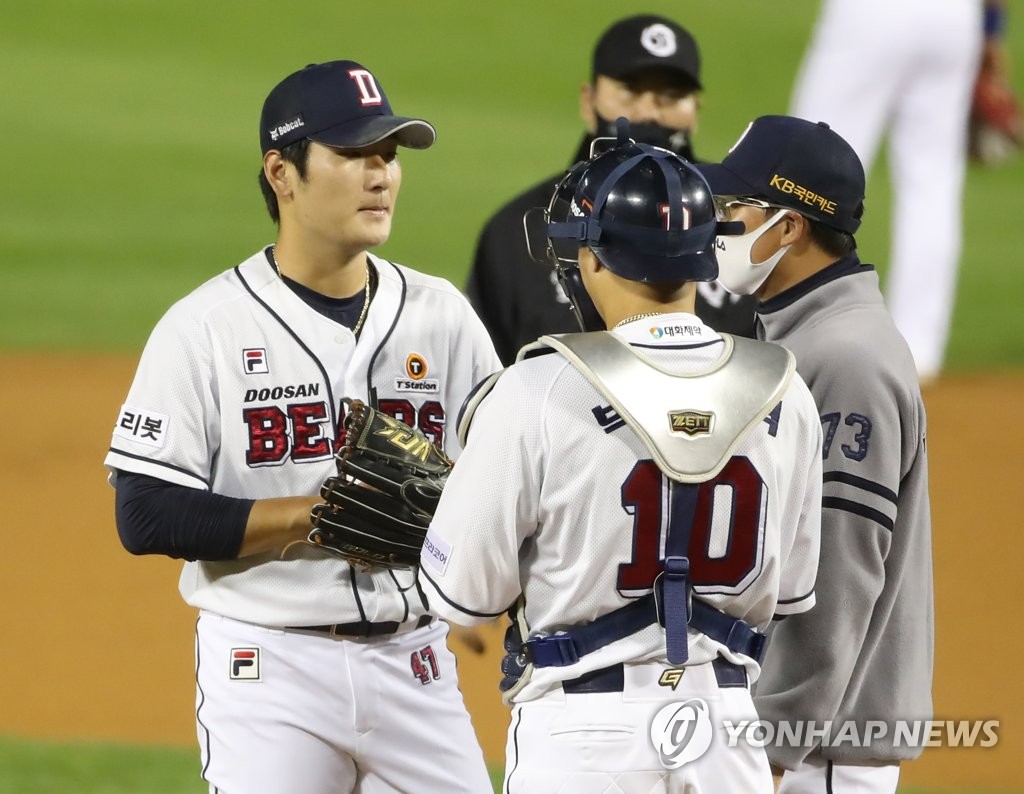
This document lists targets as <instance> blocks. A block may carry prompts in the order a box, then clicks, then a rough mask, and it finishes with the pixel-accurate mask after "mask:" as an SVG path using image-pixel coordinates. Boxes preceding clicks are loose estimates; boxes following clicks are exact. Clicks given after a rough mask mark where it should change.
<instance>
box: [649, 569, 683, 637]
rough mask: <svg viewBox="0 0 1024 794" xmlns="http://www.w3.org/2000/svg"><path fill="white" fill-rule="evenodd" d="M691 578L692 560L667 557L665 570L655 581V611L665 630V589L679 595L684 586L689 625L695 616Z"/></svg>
mask: <svg viewBox="0 0 1024 794" xmlns="http://www.w3.org/2000/svg"><path fill="white" fill-rule="evenodd" d="M689 578H690V560H689V558H687V557H666V558H665V564H664V570H662V572H661V573H659V574H658V577H657V578H656V579H655V580H654V609H655V612H656V614H657V615H658V623H659V624H660V625H661V627H662V628H665V612H666V603H665V588H666V585H667V586H668V590H669V592H670V593H676V594H677V593H678V592H679V587H680V585H682V587H683V588H685V591H686V601H685V603H686V607H685V609H686V612H685V618H686V622H687V623H689V621H690V615H692V614H693V609H692V607H691V599H692V597H693V591H692V589H691V588H690V584H689Z"/></svg>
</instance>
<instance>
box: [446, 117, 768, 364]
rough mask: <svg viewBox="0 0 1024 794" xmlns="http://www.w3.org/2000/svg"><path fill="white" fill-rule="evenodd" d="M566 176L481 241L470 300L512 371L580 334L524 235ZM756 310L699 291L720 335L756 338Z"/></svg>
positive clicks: (533, 193)
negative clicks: (522, 358) (557, 339)
mask: <svg viewBox="0 0 1024 794" xmlns="http://www.w3.org/2000/svg"><path fill="white" fill-rule="evenodd" d="M592 140H593V139H592V138H591V137H590V136H589V135H588V136H585V137H584V138H583V141H582V142H581V144H580V148H579V150H578V151H577V154H576V160H575V161H574V162H578V161H580V160H585V159H587V157H589V153H590V143H591V141H592ZM563 176H565V172H562V173H561V174H556V175H554V176H550V177H548V178H547V179H545V180H544V181H542V182H540V183H539V184H537V185H534V186H533V187H532V188H530V189H529V190H527V191H526V192H525V193H522V194H520V195H519V196H516V197H515V198H514V199H512V200H511V201H510V202H509V203H508V204H506V205H505V206H504V207H502V208H501V209H499V210H498V211H497V212H496V213H495V214H494V215H493V216H491V218H490V220H488V221H487V223H486V225H485V226H484V228H483V231H482V232H481V233H480V238H479V240H478V241H477V247H476V257H475V259H474V260H473V268H472V270H471V271H470V273H469V280H468V282H467V284H466V294H467V296H468V297H469V300H470V301H471V302H472V304H473V308H475V309H476V312H477V314H479V315H480V319H481V320H483V323H484V325H485V326H486V327H487V330H488V332H489V333H490V335H491V340H492V341H493V342H494V347H495V349H496V350H497V352H498V356H499V357H500V358H501V361H502V363H503V364H505V365H506V366H507V365H509V364H511V363H512V362H513V361H514V360H515V357H516V353H517V352H519V348H521V347H522V346H523V345H525V344H528V343H530V342H533V341H534V340H536V339H537V338H538V337H539V336H542V335H543V334H558V333H566V332H571V331H579V330H580V329H579V325H578V324H577V323H576V318H575V316H574V315H573V313H572V309H570V308H569V301H568V300H567V299H566V297H565V295H564V293H563V292H562V289H561V287H560V286H559V285H558V279H557V278H556V276H555V269H554V266H552V265H542V264H540V263H538V262H535V261H534V260H533V259H532V258H531V257H530V254H529V251H528V250H527V247H526V235H525V232H524V231H523V215H524V213H525V212H526V211H527V210H529V209H531V208H534V207H547V205H548V203H549V202H550V200H551V195H552V194H553V193H554V190H555V186H556V185H557V184H558V183H559V181H561V179H562V177H563ZM756 305H757V301H756V300H755V299H754V298H752V297H739V296H736V295H730V294H729V293H728V292H726V291H725V290H724V289H723V288H722V287H721V286H719V285H718V284H717V283H715V282H701V283H699V284H698V285H697V304H696V309H697V315H698V316H699V317H700V318H701V319H702V320H703V321H704V322H705V323H707V324H708V325H710V326H711V327H712V328H714V329H715V330H716V331H723V332H726V333H731V334H736V335H739V336H746V337H753V336H754V307H755V306H756Z"/></svg>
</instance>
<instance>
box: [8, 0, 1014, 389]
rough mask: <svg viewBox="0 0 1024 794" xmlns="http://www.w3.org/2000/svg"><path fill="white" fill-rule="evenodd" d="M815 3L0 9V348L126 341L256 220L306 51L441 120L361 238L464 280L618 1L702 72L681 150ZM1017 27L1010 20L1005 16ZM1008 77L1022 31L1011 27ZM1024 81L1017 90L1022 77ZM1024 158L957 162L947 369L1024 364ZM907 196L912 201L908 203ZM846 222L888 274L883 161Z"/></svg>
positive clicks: (774, 89) (737, 102)
mask: <svg viewBox="0 0 1024 794" xmlns="http://www.w3.org/2000/svg"><path fill="white" fill-rule="evenodd" d="M816 8H817V0H787V2H786V3H785V4H784V5H782V6H780V5H779V4H775V3H764V2H762V1H761V0H734V2H731V3H716V2H712V0H702V1H700V0H699V1H698V2H696V3H691V4H687V6H686V9H685V13H682V12H681V11H680V7H679V4H678V3H676V2H670V1H669V0H651V2H645V3H644V4H642V6H640V5H633V4H629V3H627V4H623V3H621V2H612V0H595V1H594V2H589V3H587V5H586V6H585V9H586V10H583V9H584V7H583V6H581V5H580V4H578V3H567V2H566V3H549V2H547V1H546V0H523V2H517V3H506V4H470V3H468V2H464V0H435V2H432V3H415V4H414V3H407V4H406V3H403V4H396V5H393V6H390V7H380V6H378V5H374V4H362V5H358V4H351V3H337V2H327V1H326V0H310V2H307V3H305V4H304V5H303V6H302V9H301V11H292V12H285V11H282V10H281V9H280V8H278V7H277V6H270V5H262V4H259V3H251V2H243V1H242V0H220V1H219V2H217V3H206V2H201V1H200V0H180V2H175V3H165V2H158V0H36V2H33V3H17V4H13V5H11V7H10V8H8V9H6V11H5V14H4V24H3V25H2V26H0V93H2V95H3V96H4V104H5V114H4V133H5V141H6V142H7V145H6V154H7V157H6V158H5V175H4V176H5V179H4V183H5V190H4V191H2V192H0V241H2V243H3V247H2V250H3V255H2V261H3V266H2V272H3V277H4V280H3V288H2V289H0V348H22V349H47V348H62V349H79V350H125V351H136V350H138V349H139V348H140V347H141V345H142V344H143V342H144V341H145V338H146V335H147V333H148V332H149V330H150V328H151V327H152V325H153V324H154V322H155V321H156V319H157V318H158V317H159V316H160V314H161V313H162V312H163V311H164V310H165V309H166V308H167V306H168V305H169V304H170V303H171V302H173V301H174V300H175V299H177V298H178V297H180V296H182V295H183V294H185V293H186V292H188V291H189V290H190V289H192V288H193V287H194V286H196V285H197V284H198V283H199V282H201V281H203V280H205V279H206V278H208V277H210V276H212V275H214V274H215V273H218V272H220V271H221V270H223V269H225V268H227V267H229V266H231V265H233V264H235V263H236V262H238V261H239V260H241V259H242V258H243V257H245V256H247V255H248V254H249V253H251V252H252V251H254V250H256V249H257V248H258V247H259V246H260V245H261V244H263V243H264V242H267V241H268V240H270V239H271V238H272V235H273V232H274V229H273V226H272V224H271V223H270V221H269V220H268V219H267V217H266V215H265V211H264V209H263V207H262V203H261V199H260V197H259V194H258V190H257V188H256V181H255V174H256V172H257V170H258V166H259V151H258V147H257V138H256V121H257V118H258V114H259V108H260V106H261V104H262V101H263V98H264V97H265V95H266V93H267V91H268V90H269V88H270V87H271V86H272V85H273V84H274V83H275V82H276V81H277V80H278V79H280V78H281V77H283V76H284V75H285V74H287V73H288V72H290V71H292V70H294V69H296V68H298V67H300V66H302V65H304V64H305V63H308V62H311V61H320V60H327V59H331V58H338V57H349V58H353V59H355V60H360V61H362V62H364V63H365V64H366V65H368V66H370V67H371V68H372V69H374V70H375V71H376V72H377V74H378V75H379V76H380V78H381V80H382V82H383V84H384V86H385V88H386V90H387V91H388V92H389V96H390V99H391V100H392V104H393V105H394V106H395V108H396V110H397V111H398V112H400V113H409V114H421V115H423V116H425V117H427V118H429V119H430V120H431V121H433V122H434V123H435V124H436V126H437V128H438V132H439V137H438V142H437V145H436V146H435V147H434V148H433V149H432V150H430V151H428V152H409V153H406V154H404V155H403V161H404V167H405V181H404V185H403V189H402V197H401V201H400V202H399V212H398V216H397V220H396V228H395V233H394V235H393V238H392V240H391V241H390V242H389V243H388V244H387V245H386V246H385V247H384V248H383V249H382V251H381V253H383V254H385V255H387V256H390V257H392V258H395V259H397V260H399V261H402V262H406V263H408V264H410V265H413V266H416V267H419V268H421V269H424V270H428V271H430V272H434V273H438V274H441V275H445V276H447V277H448V278H450V279H451V280H452V281H454V282H455V283H457V284H460V285H461V284H462V283H463V281H464V278H465V274H466V272H467V268H468V264H469V261H470V259H471V256H472V251H473V246H474V244H475V239H476V234H477V232H478V230H479V228H480V226H481V224H482V222H483V220H484V219H485V218H486V217H487V215H488V214H489V213H490V212H491V211H493V210H494V209H495V208H496V207H498V206H499V205H500V204H502V203H503V202H504V201H505V200H506V199H507V198H509V197H510V196H511V195H513V194H514V193H515V192H516V191H517V190H519V189H520V188H522V187H524V186H526V185H527V184H530V183H532V182H533V181H535V180H536V178H537V177H538V176H539V175H542V174H544V173H547V172H551V171H554V170H556V169H557V168H560V167H562V166H564V165H566V164H567V158H568V157H569V156H570V155H571V153H572V151H573V149H574V146H575V143H576V140H577V138H578V135H579V133H580V131H581V126H580V122H579V120H578V118H577V114H576V96H577V91H578V87H579V84H580V83H581V82H582V81H584V80H585V79H586V78H587V77H588V63H589V57H588V50H589V46H590V43H591V42H593V40H594V39H595V38H596V36H597V35H598V33H599V32H600V31H601V30H602V29H603V28H604V27H605V26H606V25H607V24H608V23H609V22H610V21H612V20H613V19H615V18H617V17H618V16H620V15H622V14H624V13H627V12H629V11H631V10H637V11H639V10H651V11H655V12H664V13H667V14H671V15H676V16H681V17H682V19H683V21H684V22H685V24H686V25H687V26H688V27H689V28H691V30H692V31H693V32H694V33H695V34H696V36H697V38H698V40H699V41H700V42H701V45H702V49H703V53H704V62H705V64H704V72H705V74H704V77H705V84H706V87H707V90H706V92H705V95H704V112H703V115H702V118H701V128H700V131H699V134H698V136H697V150H698V153H699V154H700V155H701V156H703V157H705V158H718V157H720V156H722V155H723V154H724V153H725V151H726V149H727V148H728V146H729V145H730V144H731V143H732V142H733V140H735V138H736V136H737V135H738V133H739V132H740V130H742V128H743V126H744V125H745V124H746V122H747V121H748V120H749V119H751V118H753V117H754V116H756V115H759V114H762V113H769V112H782V111H784V110H785V107H786V104H787V98H788V93H789V87H790V85H791V84H792V79H793V76H794V74H795V70H796V66H797V63H798V60H799V57H800V55H801V53H802V51H803V46H804V44H805V42H806V39H807V35H808V33H809V30H810V27H811V23H812V21H813V18H814V13H815V10H816ZM1016 21H1020V20H1016ZM1008 43H1009V45H1010V49H1011V53H1012V55H1013V57H1014V62H1015V65H1016V66H1017V68H1016V70H1015V73H1016V75H1017V76H1018V80H1021V79H1024V77H1022V76H1024V25H1021V24H1011V25H1010V38H1009V40H1008ZM1022 87H1024V85H1022ZM1021 184H1024V158H1018V159H1017V160H1016V161H1015V162H1014V163H1013V164H1012V165H1011V166H1010V167H1006V168H1001V169H998V170H991V171H984V170H980V169H972V171H971V173H970V174H969V177H968V184H967V199H968V201H967V205H968V206H967V210H966V245H965V250H964V257H963V265H962V269H961V274H962V275H961V284H960V292H959V303H958V306H957V313H956V319H955V327H954V332H953V339H952V341H951V344H950V350H949V356H950V366H951V368H953V369H970V368H975V369H977V368H992V367H1017V366H1021V365H1022V364H1024V315H1022V313H1021V312H1019V311H1018V309H1017V301H1018V299H1019V296H1020V295H1021V294H1024V267H1021V266H1020V264H1019V262H1018V260H1019V258H1020V252H1021V251H1022V250H1024V224H1021V223H1020V222H1018V220H1017V219H1019V218H1020V217H1021V216H1022V214H1024V197H1022V192H1021V190H1020V185H1021ZM922 200H925V201H926V200H927V197H922ZM868 206H869V210H868V216H867V219H866V222H865V226H864V227H863V230H862V233H861V234H860V245H861V252H862V255H863V257H864V258H865V259H867V260H869V261H875V262H878V263H879V264H880V265H881V266H882V269H883V270H884V260H885V257H886V255H887V253H886V252H887V248H888V223H889V219H888V208H889V195H888V185H887V178H886V174H885V173H884V170H883V169H882V166H881V165H879V167H877V168H875V169H874V170H873V172H872V175H871V181H870V185H869V201H868Z"/></svg>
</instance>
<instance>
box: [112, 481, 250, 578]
mask: <svg viewBox="0 0 1024 794" xmlns="http://www.w3.org/2000/svg"><path fill="white" fill-rule="evenodd" d="M116 485H117V488H116V497H115V507H114V514H115V518H116V521H117V533H118V535H119V536H120V537H121V544H122V545H123V546H124V547H125V548H126V549H127V550H128V551H130V552H131V553H132V554H166V555H167V556H168V557H175V558H177V559H186V560H233V559H235V558H237V557H238V551H239V549H241V547H242V539H243V538H244V536H245V525H246V522H247V521H248V520H249V512H250V511H251V510H252V505H253V501H254V500H252V499H235V498H233V497H230V496H222V495H220V494H215V493H210V492H209V491H200V490H197V489H195V488H188V487H186V486H184V485H175V484H173V483H169V482H166V481H164V480H161V479H158V478H156V477H148V476H146V475H144V474H135V473H133V472H127V471H121V470H118V472H117V483H116Z"/></svg>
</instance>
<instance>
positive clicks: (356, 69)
mask: <svg viewBox="0 0 1024 794" xmlns="http://www.w3.org/2000/svg"><path fill="white" fill-rule="evenodd" d="M392 135H393V136H395V139H396V140H397V142H398V144H399V145H401V146H407V147H409V148H412V149H426V148H427V147H429V146H430V145H431V144H433V142H434V138H435V137H436V133H435V131H434V128H433V126H432V125H430V124H429V123H428V122H426V121H424V120H423V119H415V118H406V117H405V116H396V115H394V114H393V113H392V112H391V104H390V103H389V102H388V98H387V96H386V95H385V94H384V89H383V88H381V85H380V83H379V82H377V78H376V77H374V76H373V74H372V73H371V72H370V71H369V70H368V69H367V68H366V67H364V66H361V65H360V64H358V63H356V62H355V61H329V62H327V63H315V64H310V65H309V66H307V67H305V68H304V69H300V70H299V71H297V72H294V73H292V74H290V75H288V77H286V78H284V80H282V81H281V82H280V83H278V84H277V85H276V86H274V88H273V90H271V92H270V94H269V95H268V96H267V98H266V100H265V101H264V103H263V112H262V113H261V114H260V148H261V150H262V151H263V153H264V154H266V153H267V152H268V151H270V150H271V149H281V148H283V147H285V146H287V145H288V144H289V143H293V142H295V141H297V140H301V139H302V138H309V139H310V140H313V141H316V142H318V143H323V144H326V145H328V146H338V147H342V148H356V147H360V146H370V145H371V144H374V143H377V142H378V141H382V140H384V139H385V138H387V137H390V136H392Z"/></svg>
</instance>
